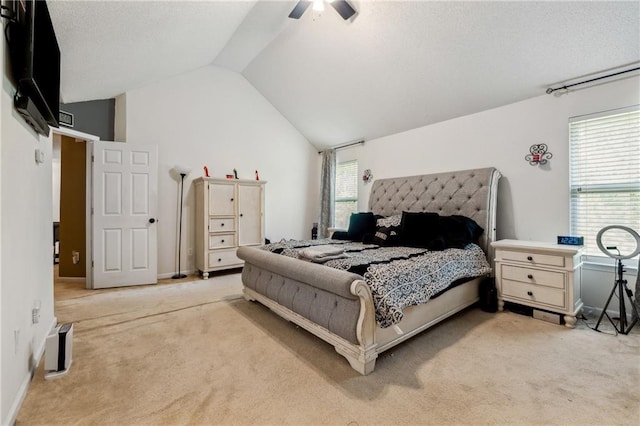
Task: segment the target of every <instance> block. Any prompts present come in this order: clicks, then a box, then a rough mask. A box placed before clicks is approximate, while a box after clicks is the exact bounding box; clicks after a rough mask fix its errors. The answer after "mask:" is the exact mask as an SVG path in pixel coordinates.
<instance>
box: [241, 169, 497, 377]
mask: <svg viewBox="0 0 640 426" xmlns="http://www.w3.org/2000/svg"><path fill="white" fill-rule="evenodd" d="M500 176H501V175H500V172H498V171H497V170H496V169H495V168H484V169H473V170H463V171H456V172H448V173H436V174H430V175H420V176H410V177H400V178H390V179H381V180H376V181H375V182H374V183H373V184H372V188H371V195H370V196H369V210H370V211H372V212H373V213H375V214H379V215H383V216H391V215H394V214H401V213H402V211H414V212H425V211H428V212H437V213H439V214H441V215H453V214H460V215H464V216H467V217H470V218H472V219H474V220H475V221H476V222H477V223H478V224H479V225H480V226H482V227H483V228H484V230H485V232H484V234H483V235H482V237H481V240H480V242H479V243H480V246H481V247H482V248H483V249H484V251H485V253H487V259H488V260H489V263H490V264H491V265H493V253H492V249H491V242H492V241H494V240H495V230H496V204H497V187H498V180H499V179H500ZM238 257H240V258H241V259H243V260H244V261H245V265H244V268H243V271H242V282H243V285H244V288H243V292H244V297H245V299H247V300H253V301H258V302H260V303H262V304H263V305H265V306H267V307H269V308H270V309H271V310H272V311H274V312H275V313H277V314H278V315H280V316H282V317H283V318H285V319H287V320H289V321H291V322H294V323H295V324H297V325H299V326H300V327H303V328H304V329H306V330H308V331H309V332H311V333H313V334H315V335H316V336H318V337H320V338H321V339H323V340H325V341H326V342H328V343H330V344H331V345H333V346H334V347H335V350H336V351H337V352H338V353H339V354H340V355H342V356H344V357H345V358H346V359H347V360H348V361H349V364H350V365H351V367H353V368H354V369H355V370H356V371H358V372H359V373H360V374H363V375H366V374H369V373H371V372H372V371H373V369H374V368H375V362H376V358H377V357H378V354H380V353H382V352H384V351H385V350H387V349H389V348H392V347H393V346H395V345H397V344H398V343H400V342H402V341H404V340H406V339H408V338H410V337H412V336H414V335H416V334H418V333H420V332H421V331H423V330H425V329H427V328H429V327H431V326H432V325H434V324H437V323H438V322H440V321H442V320H443V319H445V318H447V317H449V316H451V315H453V314H455V313H456V312H459V311H461V310H462V309H464V308H466V307H468V306H470V305H472V304H474V303H475V302H476V301H478V284H479V282H480V280H481V279H480V278H476V279H474V280H471V281H468V282H466V283H464V284H462V285H459V286H457V287H454V288H452V289H451V290H448V291H446V292H445V293H444V294H442V295H440V296H439V297H437V298H435V299H433V300H430V301H429V302H428V303H426V304H423V305H417V306H411V307H409V308H407V309H405V310H404V312H403V314H404V316H403V319H402V321H400V323H398V324H397V325H394V326H392V327H387V328H380V327H379V326H378V325H377V323H376V321H375V307H374V305H373V297H372V295H371V290H370V289H369V287H368V286H367V284H366V283H365V281H364V279H363V277H362V276H360V275H356V274H353V273H350V272H346V271H341V270H337V269H332V268H328V267H326V266H322V265H319V264H315V263H311V262H303V261H300V260H297V259H293V258H290V257H287V256H281V255H278V254H274V253H271V252H268V251H264V250H261V249H258V248H255V247H241V248H239V249H238Z"/></svg>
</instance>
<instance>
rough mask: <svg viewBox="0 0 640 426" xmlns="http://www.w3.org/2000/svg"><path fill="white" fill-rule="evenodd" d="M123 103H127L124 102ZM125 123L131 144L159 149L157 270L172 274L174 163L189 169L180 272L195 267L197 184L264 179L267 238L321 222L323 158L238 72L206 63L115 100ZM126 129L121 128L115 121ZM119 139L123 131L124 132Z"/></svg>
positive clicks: (297, 233)
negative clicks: (229, 177) (200, 180)
mask: <svg viewBox="0 0 640 426" xmlns="http://www.w3.org/2000/svg"><path fill="white" fill-rule="evenodd" d="M123 101H125V102H126V105H122V102H123ZM116 111H123V113H121V114H116V116H117V117H120V119H119V120H120V121H121V120H122V119H123V118H124V120H125V121H126V132H125V137H126V142H127V143H145V144H158V147H159V170H158V172H159V178H158V191H159V197H158V198H159V215H160V217H159V222H158V225H159V227H158V231H159V232H158V249H159V253H158V273H159V275H160V276H170V275H171V274H172V273H173V272H175V265H176V261H175V258H176V256H177V254H176V249H177V244H176V238H177V231H176V229H177V219H176V217H177V191H178V181H177V180H176V179H174V178H173V177H172V176H171V173H170V171H171V169H172V168H173V167H174V165H176V164H181V165H185V166H188V167H191V169H192V172H191V174H190V175H189V176H187V178H186V179H185V204H184V207H185V210H184V212H183V214H184V217H185V222H184V225H183V244H182V264H183V266H182V269H183V270H194V269H195V266H194V258H195V256H191V257H189V256H188V248H190V247H194V243H193V241H194V232H195V231H194V220H195V217H194V214H195V213H194V210H193V207H194V202H195V200H194V196H193V191H192V190H191V185H190V184H191V181H192V179H194V178H196V177H199V176H202V175H203V166H205V165H206V166H207V167H208V168H209V174H210V176H212V177H224V175H226V174H228V173H232V171H233V169H234V168H235V169H236V170H237V171H238V177H239V178H241V179H254V171H255V170H256V169H257V170H258V172H259V174H260V178H261V179H262V180H266V181H267V182H268V183H267V185H266V191H265V194H266V201H265V203H266V212H265V216H266V233H265V235H266V237H267V238H269V239H271V240H272V241H274V240H279V239H281V238H302V237H308V236H309V235H310V232H311V226H312V223H313V222H317V218H316V216H317V209H318V205H319V202H318V199H319V191H318V186H319V180H320V178H319V156H318V154H317V150H315V149H314V148H313V147H312V145H311V144H309V143H308V141H307V140H306V139H305V138H304V137H303V136H302V135H301V134H300V133H299V132H298V131H297V130H296V129H295V128H294V127H293V126H292V125H291V124H290V123H289V122H288V121H287V120H286V119H285V118H283V116H282V115H281V114H280V113H279V112H278V111H277V110H276V109H275V108H274V107H273V106H272V105H271V104H270V103H269V102H268V101H267V100H266V99H265V98H264V97H263V96H262V95H260V94H259V93H258V92H257V91H256V90H255V88H254V87H253V86H251V84H249V83H248V82H247V80H246V79H245V78H244V77H242V76H241V75H240V74H237V73H234V72H232V71H228V70H226V69H223V68H219V67H215V66H207V67H204V68H201V69H199V70H196V71H194V72H191V73H187V74H184V75H181V76H178V77H174V78H171V79H167V80H164V81H161V82H158V83H155V84H151V85H149V86H146V87H144V88H141V89H138V90H133V91H130V92H127V94H126V97H119V98H118V99H117V102H116ZM116 127H118V128H122V124H121V123H119V124H116ZM120 134H122V132H120Z"/></svg>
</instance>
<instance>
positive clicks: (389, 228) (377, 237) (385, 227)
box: [372, 214, 402, 246]
mask: <svg viewBox="0 0 640 426" xmlns="http://www.w3.org/2000/svg"><path fill="white" fill-rule="evenodd" d="M401 222H402V215H400V214H397V215H393V216H388V217H383V218H380V219H378V220H377V221H376V233H375V234H374V236H373V241H372V242H373V243H374V244H377V245H379V246H393V245H398V243H399V242H400V223H401Z"/></svg>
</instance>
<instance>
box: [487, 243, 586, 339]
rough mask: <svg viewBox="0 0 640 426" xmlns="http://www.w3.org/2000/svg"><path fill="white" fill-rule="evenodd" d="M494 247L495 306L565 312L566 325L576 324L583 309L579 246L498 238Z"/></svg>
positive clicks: (580, 249)
mask: <svg viewBox="0 0 640 426" xmlns="http://www.w3.org/2000/svg"><path fill="white" fill-rule="evenodd" d="M491 246H492V247H493V248H494V250H495V275H496V287H497V289H498V310H500V311H502V310H503V309H504V302H505V301H506V302H513V303H518V304H521V305H526V306H530V307H532V308H538V309H542V310H545V311H550V312H556V313H559V314H562V315H564V322H565V325H566V326H567V327H569V328H573V327H575V324H576V316H577V315H578V314H579V313H580V311H581V310H582V306H583V304H582V299H581V298H580V291H581V288H580V287H581V272H582V246H568V245H559V244H551V243H542V242H535V241H519V240H500V241H495V242H493V243H491Z"/></svg>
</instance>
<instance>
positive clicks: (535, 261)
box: [499, 250, 564, 267]
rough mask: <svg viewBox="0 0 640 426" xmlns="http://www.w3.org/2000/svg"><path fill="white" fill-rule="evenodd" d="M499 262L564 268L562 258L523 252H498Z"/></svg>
mask: <svg viewBox="0 0 640 426" xmlns="http://www.w3.org/2000/svg"><path fill="white" fill-rule="evenodd" d="M499 256H500V260H514V261H516V262H527V263H530V264H531V265H548V266H559V267H563V266H564V256H560V255H552V254H539V253H529V252H524V251H509V250H500V252H499Z"/></svg>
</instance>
